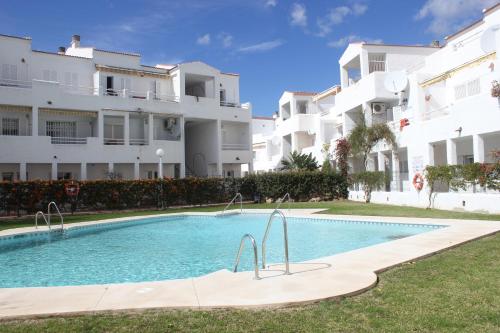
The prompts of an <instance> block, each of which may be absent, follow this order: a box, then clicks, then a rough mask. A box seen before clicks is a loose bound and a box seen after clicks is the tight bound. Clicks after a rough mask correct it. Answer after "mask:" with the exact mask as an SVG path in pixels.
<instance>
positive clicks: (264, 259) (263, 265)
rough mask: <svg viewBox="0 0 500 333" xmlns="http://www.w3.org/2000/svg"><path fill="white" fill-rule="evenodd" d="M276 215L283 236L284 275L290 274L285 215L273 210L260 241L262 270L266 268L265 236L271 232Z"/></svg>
mask: <svg viewBox="0 0 500 333" xmlns="http://www.w3.org/2000/svg"><path fill="white" fill-rule="evenodd" d="M276 215H279V216H280V217H281V221H282V222H283V236H284V243H285V244H284V246H285V274H286V275H288V274H290V263H289V260H288V229H287V221H286V217H285V215H284V214H283V213H282V212H281V211H280V210H277V209H275V210H274V211H273V212H272V213H271V215H270V216H269V220H268V222H267V227H266V232H265V233H264V238H263V239H262V268H266V241H267V236H268V235H269V231H270V230H271V224H272V222H273V219H274V217H275V216H276Z"/></svg>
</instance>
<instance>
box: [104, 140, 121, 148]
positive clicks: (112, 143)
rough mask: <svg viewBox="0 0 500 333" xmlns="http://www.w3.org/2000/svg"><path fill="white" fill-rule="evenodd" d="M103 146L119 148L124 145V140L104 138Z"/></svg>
mask: <svg viewBox="0 0 500 333" xmlns="http://www.w3.org/2000/svg"><path fill="white" fill-rule="evenodd" d="M104 144H105V145H109V146H119V145H124V144H125V139H123V138H104Z"/></svg>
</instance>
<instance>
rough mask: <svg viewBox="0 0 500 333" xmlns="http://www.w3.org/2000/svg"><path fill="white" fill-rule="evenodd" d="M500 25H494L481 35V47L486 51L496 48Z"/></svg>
mask: <svg viewBox="0 0 500 333" xmlns="http://www.w3.org/2000/svg"><path fill="white" fill-rule="evenodd" d="M499 27H500V26H499V25H494V26H491V27H489V28H488V29H486V30H485V31H484V32H483V34H482V35H481V41H480V43H481V49H482V50H483V52H484V53H491V52H494V51H495V50H496V39H495V38H496V36H495V34H496V32H497V30H498V29H499Z"/></svg>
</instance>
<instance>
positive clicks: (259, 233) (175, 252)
mask: <svg viewBox="0 0 500 333" xmlns="http://www.w3.org/2000/svg"><path fill="white" fill-rule="evenodd" d="M267 218H268V215H260V214H241V215H239V214H237V215H228V216H224V217H215V216H177V217H173V216H170V217H155V218H148V219H141V220H136V221H126V222H120V223H108V224H101V225H95V226H86V227H79V228H72V229H68V230H65V231H64V232H63V233H61V232H52V233H47V232H42V233H38V234H37V235H29V236H28V235H22V236H16V237H4V238H0V287H1V288H8V287H28V286H64V285H84V284H106V283H123V282H139V281H157V280H167V279H179V278H188V277H195V276H200V275H204V274H207V273H210V272H214V271H217V270H220V269H229V270H231V269H232V267H233V264H234V259H235V256H236V252H237V250H238V246H239V242H240V240H241V237H242V236H243V234H245V233H251V234H252V235H253V236H254V237H255V239H256V240H257V243H258V245H259V260H260V258H261V253H260V243H261V241H262V237H263V234H264V231H265V227H266V223H267ZM435 228H437V227H436V226H430V225H407V224H396V223H375V222H374V223H372V222H353V221H340V220H324V219H314V218H288V234H289V236H288V237H289V252H290V261H292V262H298V261H304V260H310V259H315V258H320V257H324V256H329V255H333V254H336V253H340V252H345V251H349V250H353V249H357V248H361V247H366V246H369V245H373V244H377V243H382V242H387V241H390V240H394V239H398V238H402V237H408V236H411V235H415V234H419V233H422V232H427V231H431V230H434V229H435ZM267 250H268V252H267V262H268V263H273V262H283V231H282V225H281V222H280V221H279V220H278V219H277V220H275V221H274V223H273V226H272V229H271V232H270V236H269V239H268V245H267ZM251 263H252V257H251V247H250V244H246V246H245V251H244V254H243V256H242V258H241V265H240V267H241V270H251V269H252V265H251Z"/></svg>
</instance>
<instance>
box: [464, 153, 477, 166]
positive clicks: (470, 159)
mask: <svg viewBox="0 0 500 333" xmlns="http://www.w3.org/2000/svg"><path fill="white" fill-rule="evenodd" d="M462 164H463V165H468V164H474V155H464V156H463V159H462Z"/></svg>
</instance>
